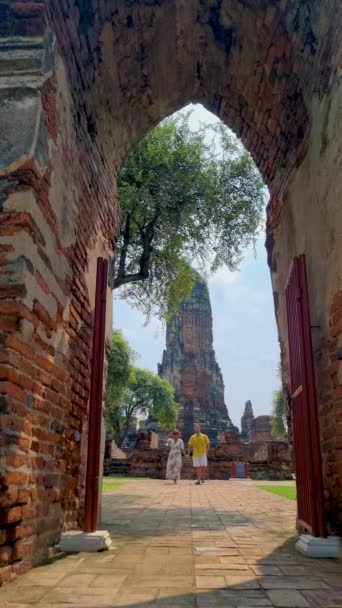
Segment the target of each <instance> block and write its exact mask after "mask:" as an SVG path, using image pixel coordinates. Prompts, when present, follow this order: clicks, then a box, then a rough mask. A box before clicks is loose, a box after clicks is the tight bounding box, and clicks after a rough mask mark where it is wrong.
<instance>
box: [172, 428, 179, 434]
mask: <svg viewBox="0 0 342 608" xmlns="http://www.w3.org/2000/svg"><path fill="white" fill-rule="evenodd" d="M172 435H180V432H179V430H178V429H174V430H173V431H172Z"/></svg>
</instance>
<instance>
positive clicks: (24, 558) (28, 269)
mask: <svg viewBox="0 0 342 608" xmlns="http://www.w3.org/2000/svg"><path fill="white" fill-rule="evenodd" d="M4 13H6V14H4ZM0 21H1V26H2V28H1V30H0V32H1V35H2V36H4V38H6V44H3V45H1V46H0V66H1V64H2V65H3V66H5V68H6V65H7V64H8V65H10V66H11V68H10V73H8V71H6V69H2V70H0V133H1V138H0V437H1V440H0V441H1V443H0V467H1V468H0V486H1V488H0V490H1V492H0V564H1V565H0V581H7V580H10V579H11V578H12V577H13V576H15V575H16V574H17V573H20V572H23V571H25V570H27V569H28V568H29V567H30V566H31V564H32V563H34V562H39V561H40V560H41V559H42V558H44V557H46V556H47V555H49V553H50V552H51V550H53V547H54V545H55V544H56V542H58V540H59V536H60V532H61V530H62V529H71V528H77V527H78V526H79V525H80V524H81V523H82V522H81V520H82V517H83V509H82V500H83V493H84V460H85V454H84V450H83V446H84V445H86V426H87V404H88V390H89V362H90V354H91V336H92V315H93V307H94V291H95V272H96V259H97V256H98V255H102V256H106V257H108V255H109V253H110V246H109V243H110V242H111V240H112V238H113V235H114V232H115V229H116V221H115V214H114V211H115V207H114V204H113V192H114V178H113V176H112V174H111V173H110V171H106V168H105V167H104V165H103V161H102V160H101V158H100V154H99V151H98V148H97V144H96V142H95V141H94V140H93V139H90V135H89V133H88V132H87V131H85V130H84V127H81V126H80V117H79V116H78V119H77V113H76V111H75V108H74V99H75V97H77V95H79V96H80V95H81V91H76V92H75V90H73V94H72V95H71V92H70V86H71V85H70V83H69V77H68V76H67V73H68V72H67V70H66V69H65V66H64V63H63V61H62V59H61V57H60V55H59V53H58V50H57V49H56V48H55V42H54V37H53V35H52V33H51V32H50V31H49V29H48V27H47V25H46V23H45V21H44V14H43V11H42V10H41V5H40V3H39V2H35V3H13V6H12V5H10V4H9V3H6V6H5V7H3V6H2V4H1V3H0ZM3 24H5V25H3ZM6 24H8V28H9V31H8V32H7V31H6V30H5V29H4V28H5V26H6ZM13 32H15V33H16V35H15V36H13ZM1 40H2V39H1V36H0V42H1ZM6 62H7V63H6ZM81 118H82V117H81ZM81 122H82V124H86V122H87V121H86V120H85V121H81ZM99 184H100V186H99ZM108 299H109V302H108V306H107V308H108V311H109V313H110V310H111V303H110V299H111V294H110V290H108ZM110 328H111V322H110V319H109V320H108V332H110ZM108 332H107V334H108Z"/></svg>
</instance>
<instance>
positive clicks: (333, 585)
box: [0, 480, 342, 608]
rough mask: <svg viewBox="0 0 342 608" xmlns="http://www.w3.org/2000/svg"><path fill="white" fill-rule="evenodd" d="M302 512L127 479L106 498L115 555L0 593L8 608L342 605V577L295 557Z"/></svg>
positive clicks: (275, 501) (232, 494) (226, 485)
mask: <svg viewBox="0 0 342 608" xmlns="http://www.w3.org/2000/svg"><path fill="white" fill-rule="evenodd" d="M295 513H296V504H295V502H294V501H290V500H288V499H285V498H280V497H277V496H275V495H273V494H270V493H268V492H264V491H262V490H260V489H258V488H257V487H256V486H255V484H254V483H253V482H245V481H235V482H232V481H227V482H226V481H212V482H209V483H207V484H206V485H204V486H201V487H198V486H194V485H193V484H191V483H189V482H186V481H183V482H181V483H180V484H179V485H177V486H173V485H170V484H169V483H167V482H163V481H156V480H138V481H133V480H129V481H127V482H124V484H123V485H122V486H121V487H120V488H116V489H114V490H112V491H110V492H108V493H106V495H105V496H104V500H103V523H104V525H105V526H106V528H108V529H109V530H110V531H111V534H112V538H113V547H112V549H111V550H110V551H108V552H105V553H100V554H97V555H94V554H82V555H73V556H68V557H61V559H59V560H56V561H55V562H54V563H52V564H50V565H47V566H40V567H38V568H36V569H34V570H32V571H31V572H29V573H28V574H26V575H24V576H22V577H20V578H18V579H17V580H16V581H15V582H13V583H11V584H10V585H7V586H5V587H3V588H2V589H0V606H1V608H4V607H5V606H6V608H14V607H15V608H18V607H20V608H28V607H30V608H57V607H58V608H67V607H69V608H70V607H71V608H76V607H77V608H81V607H83V606H84V607H90V606H92V607H93V608H95V606H96V607H104V606H106V607H109V606H111V607H113V608H114V607H115V606H121V607H128V606H130V607H134V608H138V607H139V608H152V607H153V608H161V607H163V608H171V607H176V606H177V607H197V608H214V607H222V608H223V607H225V608H230V607H237V608H238V607H243V606H248V607H250V608H253V607H254V608H255V607H256V606H273V607H282V606H283V607H286V606H287V607H290V608H291V607H299V608H300V607H303V608H305V607H307V608H309V607H310V608H317V607H318V606H319V607H322V608H324V607H328V606H334V607H335V608H338V607H339V606H341V605H342V602H341V590H342V568H341V564H338V563H337V562H334V561H321V560H308V559H306V558H304V557H302V556H300V555H299V554H298V553H296V552H295V549H294V542H295V538H296V537H295V530H294V523H295Z"/></svg>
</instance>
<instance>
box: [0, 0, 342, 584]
mask: <svg viewBox="0 0 342 608" xmlns="http://www.w3.org/2000/svg"><path fill="white" fill-rule="evenodd" d="M340 31H341V3H340V2H338V1H337V0H336V1H335V2H334V1H333V2H331V3H330V4H329V10H328V9H327V8H326V5H325V3H323V2H317V3H316V6H315V10H311V5H310V3H306V2H300V1H299V0H282V1H281V2H278V3H274V2H273V3H264V2H259V1H257V0H255V1H253V2H245V1H244V0H240V1H238V2H224V3H222V2H217V3H215V2H200V1H199V0H198V1H196V0H194V1H193V2H183V1H182V0H175V1H174V2H172V3H171V2H163V1H162V2H161V1H159V0H158V1H156V2H153V1H152V2H125V1H124V0H119V1H118V2H115V3H112V2H98V1H97V0H96V1H95V0H89V1H88V2H86V3H84V2H82V3H80V2H79V1H78V0H50V1H49V2H48V1H47V0H37V1H35V2H32V1H24V0H22V1H18V0H5V1H3V0H0V41H1V42H3V41H5V44H1V46H0V63H1V71H0V74H1V76H0V80H1V83H0V84H1V88H0V91H1V93H0V106H1V107H0V110H1V111H0V133H1V138H0V214H1V226H0V237H1V244H0V316H1V318H0V366H1V367H0V369H1V374H0V414H1V415H0V431H1V435H0V437H1V445H0V450H1V452H0V461H1V462H0V467H1V468H0V475H1V477H0V483H1V495H0V501H1V521H2V523H1V533H0V547H1V564H2V566H1V570H0V572H1V575H0V576H1V580H3V581H8V580H10V579H11V577H13V576H15V575H16V574H18V573H21V572H23V571H25V570H26V569H27V568H29V567H30V565H31V564H32V563H33V562H35V561H40V560H41V559H42V558H43V557H44V556H46V555H48V554H49V551H50V548H52V547H53V546H54V545H55V543H56V541H57V540H58V537H59V534H60V531H61V529H62V528H71V527H73V526H77V525H78V524H79V523H80V521H81V519H82V500H83V483H84V456H85V443H86V418H87V415H86V414H87V401H88V394H89V362H90V353H91V329H92V314H93V307H94V285H95V277H94V272H95V264H96V257H97V256H98V255H104V256H106V257H108V256H109V255H110V254H111V251H112V248H113V238H114V236H115V233H116V230H117V226H118V219H119V211H118V207H117V204H116V175H117V172H118V170H119V168H120V165H121V163H122V160H123V158H124V156H125V154H126V153H127V151H128V150H129V149H130V148H131V147H132V146H133V145H134V144H135V143H136V142H137V141H138V140H139V139H140V138H141V137H142V135H143V134H144V133H146V131H147V130H148V129H149V128H151V127H152V126H153V125H154V124H156V123H157V122H158V121H159V120H161V119H162V118H164V117H165V116H166V115H168V114H170V113H171V112H172V111H174V110H176V109H178V108H179V107H181V106H182V105H183V104H185V103H187V102H189V101H195V102H201V103H203V104H204V105H205V106H206V107H208V108H209V109H210V110H212V111H213V112H215V113H216V114H217V115H218V116H220V117H221V118H222V119H223V120H224V121H225V122H226V124H228V125H229V126H230V127H231V128H233V129H234V130H235V131H236V133H237V134H238V135H239V136H240V137H241V139H242V141H243V142H244V144H245V145H246V147H247V148H248V149H249V150H250V152H251V154H252V155H253V158H254V159H255V161H256V163H257V165H258V167H259V168H260V171H261V172H262V175H263V177H264V178H265V180H266V182H267V184H268V186H269V189H270V194H271V201H270V205H269V208H268V240H267V242H268V253H269V263H270V268H271V272H272V284H273V290H274V296H275V304H276V316H277V322H278V328H279V337H280V341H281V344H282V350H283V353H284V369H288V361H287V355H286V353H287V345H286V311H285V304H284V293H283V292H284V285H285V281H286V273H287V272H288V269H289V265H290V261H291V257H292V256H293V255H296V254H299V253H303V251H304V252H305V253H306V254H307V256H308V274H309V284H310V285H309V288H310V295H311V300H312V302H313V309H314V312H315V316H316V317H317V318H319V319H320V326H321V334H322V335H321V338H322V339H321V345H320V347H319V362H318V360H317V363H316V367H317V369H316V371H317V381H318V385H319V411H320V420H321V435H322V450H323V454H322V455H323V470H324V481H325V488H326V493H327V507H328V510H329V518H330V521H331V524H332V526H335V528H336V525H337V521H338V517H339V515H338V514H339V513H341V512H342V509H341V461H340V458H339V454H340V452H341V449H340V447H341V446H340V436H341V432H340V426H341V421H340V410H341V360H340V359H339V358H338V357H337V354H338V352H339V350H340V349H341V333H342V328H341V318H340V312H341V306H340V302H341V295H340V291H339V290H340V287H341V285H340V280H341V278H340V277H341V274H340V264H341V258H340V251H341V248H339V249H338V245H337V243H338V235H340V234H341V230H340V228H341V218H340V215H339V209H338V207H337V206H336V201H338V200H340V189H339V188H340V187H339V185H338V184H339V182H338V180H339V177H338V176H339V175H341V171H339V170H338V169H339V167H340V165H341V155H340V152H339V149H338V148H336V147H335V145H336V141H337V137H339V135H338V133H339V130H338V119H337V109H336V108H337V105H338V104H336V99H337V92H336V90H337V89H336V82H337V79H338V74H337V72H336V69H337V66H338V65H339V59H338V54H339V52H340ZM18 51H19V52H18ZM337 143H338V142H337ZM318 175H320V176H322V175H325V178H322V179H321V181H320V182H318V181H317V176H318ZM327 210H329V211H327ZM318 240H319V246H318V245H317V241H318ZM322 259H323V260H325V262H326V265H327V268H329V272H324V270H322ZM317 324H318V323H317ZM109 326H110V323H109ZM12 518H14V519H12Z"/></svg>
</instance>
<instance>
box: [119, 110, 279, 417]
mask: <svg viewBox="0 0 342 608" xmlns="http://www.w3.org/2000/svg"><path fill="white" fill-rule="evenodd" d="M191 107H192V108H193V114H192V117H191V124H192V126H193V128H194V129H196V128H198V127H199V124H200V122H205V123H209V122H215V121H217V118H216V117H214V116H213V115H212V114H210V113H209V112H207V111H206V110H205V109H204V108H203V107H202V106H199V105H196V106H191ZM264 240H265V236H264V233H261V234H260V236H259V238H258V241H257V243H256V247H255V251H254V249H253V248H251V249H250V250H248V251H246V252H245V255H244V259H243V261H242V263H241V265H240V270H239V271H238V272H235V273H231V272H229V270H228V269H226V268H221V269H219V270H218V271H217V272H216V274H215V275H214V276H213V277H211V278H210V279H209V292H210V298H211V305H212V311H213V328H214V348H215V351H216V358H217V361H218V363H219V365H220V367H221V370H222V374H223V379H224V383H225V399H226V405H227V406H228V411H229V414H230V416H231V418H232V420H233V422H234V424H236V425H238V426H240V418H241V415H242V412H243V408H244V403H245V401H247V399H250V400H251V401H252V403H253V408H254V413H255V415H261V414H268V413H270V409H271V401H272V395H273V392H274V391H275V389H276V388H277V387H278V384H279V380H278V376H277V366H278V361H279V345H278V339H277V333H276V324H275V317H274V309H273V300H272V289H271V280H270V275H269V271H268V267H267V263H266V251H265V247H264ZM116 296H117V292H115V297H114V300H113V319H114V326H115V328H119V329H121V330H122V332H123V334H124V336H125V337H126V338H127V339H128V341H129V343H130V345H131V347H132V348H133V349H134V350H135V351H136V352H137V353H138V355H139V359H138V361H137V365H139V366H140V367H145V368H146V369H149V370H151V371H154V372H156V371H157V364H158V363H159V362H160V361H161V358H162V351H163V348H164V347H165V329H164V328H163V327H162V326H161V325H160V324H159V322H158V320H156V319H152V321H151V322H150V324H149V325H148V326H147V327H146V326H144V323H145V318H144V317H143V315H142V314H141V313H140V312H139V311H137V310H135V309H133V308H131V307H130V306H129V305H128V304H127V303H126V302H124V301H122V300H120V299H118V298H117V297H116Z"/></svg>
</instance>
